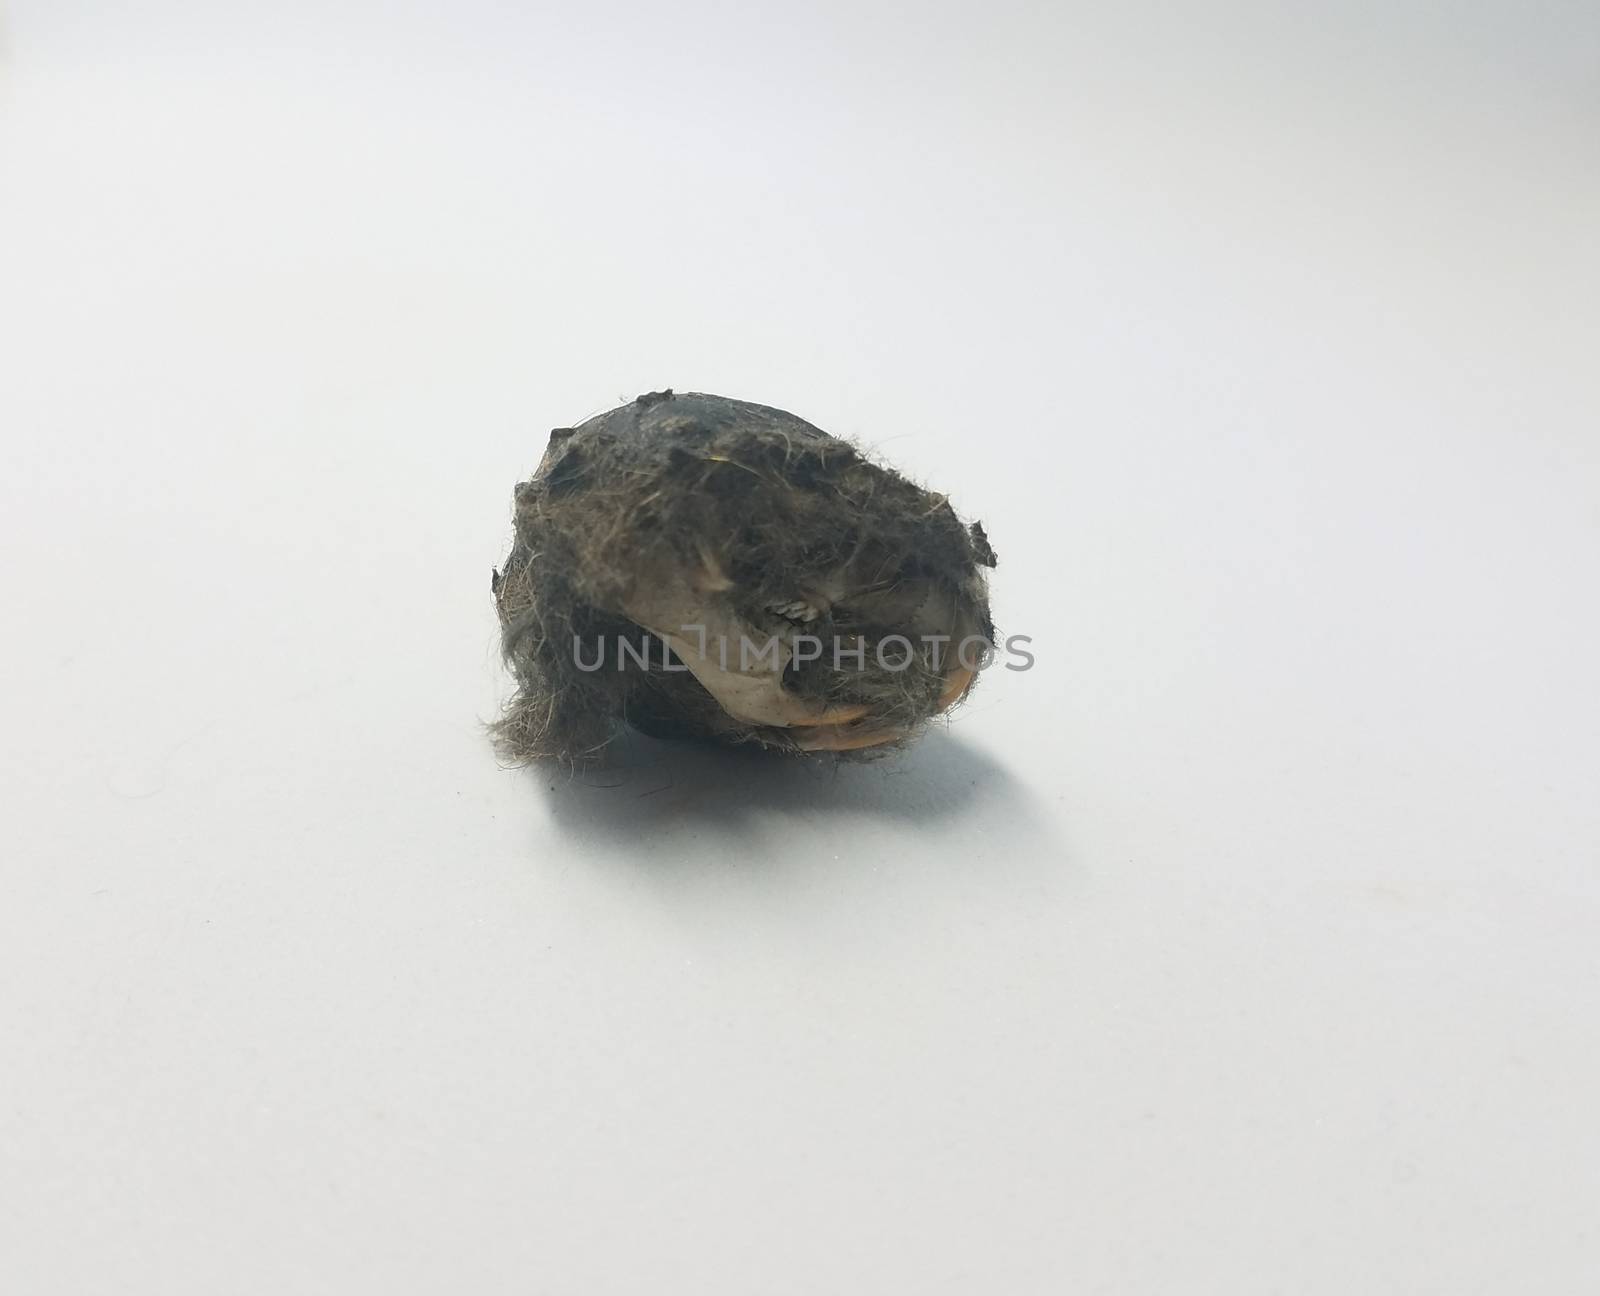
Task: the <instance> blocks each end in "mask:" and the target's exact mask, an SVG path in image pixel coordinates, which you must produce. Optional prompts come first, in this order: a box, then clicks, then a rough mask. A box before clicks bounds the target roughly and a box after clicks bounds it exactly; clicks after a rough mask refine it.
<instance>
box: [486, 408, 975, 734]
mask: <svg viewBox="0 0 1600 1296" xmlns="http://www.w3.org/2000/svg"><path fill="white" fill-rule="evenodd" d="M515 500H516V504H515V520H516V536H515V541H514V543H513V545H512V549H511V553H510V555H509V557H508V558H507V559H506V562H505V564H504V567H503V569H502V570H500V571H497V572H496V573H495V577H494V581H493V588H494V594H495V599H496V603H497V605H498V609H499V614H500V622H501V626H502V629H503V640H502V647H503V651H504V655H505V660H506V662H507V665H508V666H509V667H510V669H511V671H512V672H513V674H514V675H515V677H516V681H517V693H516V696H515V697H514V698H513V699H512V700H511V702H510V703H509V704H508V706H507V709H506V712H505V715H504V717H503V718H502V719H501V720H500V721H499V722H498V724H497V725H496V726H495V734H496V738H497V740H498V742H499V744H500V746H501V749H502V751H503V752H504V754H505V755H506V756H507V757H508V758H510V759H512V760H515V761H526V760H533V759H539V758H557V759H561V760H566V761H574V762H583V761H591V760H595V759H598V758H599V757H600V756H601V755H602V754H603V752H604V750H605V747H606V745H607V743H608V742H609V740H610V739H611V738H612V737H613V736H614V735H615V734H616V732H617V731H618V727H619V726H620V725H621V724H623V723H629V724H632V725H634V726H635V727H637V728H639V729H641V730H644V731H645V732H648V733H652V734H657V735H661V736H675V737H696V738H709V739H715V740H719V741H723V742H733V743H743V742H753V743H759V744H761V745H764V746H768V747H774V748H779V749H783V750H806V749H809V748H815V747H816V745H817V744H819V743H821V744H822V745H823V748H824V749H827V750H833V749H836V748H840V749H855V748H857V747H859V748H861V749H862V750H869V748H867V747H866V746H865V741H866V740H868V739H870V740H871V741H872V742H874V743H885V744H892V743H895V742H899V741H902V740H903V739H905V738H906V737H908V736H910V735H912V734H913V733H915V732H916V730H917V729H918V728H919V727H920V726H922V725H924V724H925V723H926V722H927V720H928V719H930V718H931V717H932V716H933V715H935V714H936V713H937V712H938V711H939V710H940V709H942V706H943V705H948V702H949V701H950V697H949V694H950V692H951V690H952V688H953V687H954V686H953V684H952V677H951V668H952V654H953V651H954V647H953V644H946V645H943V646H942V647H941V646H940V645H937V644H929V643H927V642H924V641H921V636H923V635H928V634H934V635H951V636H952V637H953V638H954V639H955V640H956V641H959V640H960V639H961V638H962V637H964V636H966V635H977V636H981V637H983V638H985V639H988V640H991V641H992V639H993V626H992V624H991V623H990V620H989V613H988V599H987V592H986V587H985V582H984V578H983V572H982V568H984V567H992V566H993V565H994V562H995V557H994V551H993V550H992V549H991V548H990V546H989V542H988V538H987V536H986V535H985V534H984V531H983V528H982V527H981V526H979V525H977V524H974V525H972V526H971V527H968V526H967V525H965V524H964V523H962V521H961V520H960V519H959V518H958V517H957V516H956V514H955V512H954V510H952V509H951V507H950V505H949V503H948V502H947V500H946V499H945V497H944V496H943V495H938V494H934V493H931V492H929V491H925V490H923V489H922V488H921V487H919V486H917V485H915V484H914V483H912V482H910V481H908V480H906V479H905V478H904V477H901V476H900V475H899V474H898V473H895V472H893V471H892V470H890V469H887V468H884V467H880V466H879V465H877V464H874V463H872V462H870V461H869V460H868V459H866V458H865V457H864V456H863V455H862V454H861V453H860V452H859V451H858V450H857V449H856V448H855V447H854V446H852V445H850V444H849V443H847V442H844V441H841V440H839V439H838V438H836V437H832V436H829V435H828V434H827V433H825V432H823V431H821V430H820V429H818V428H815V427H813V426H812V425H811V424H809V423H807V422H805V421H804V420H803V419H799V418H797V417H795V416H794V415H793V414H788V413H785V412H784V411H783V410H778V409H773V408H771V407H769V406H765V405H756V404H751V403H749V402H746V401H737V400H729V399H727V398H725V397H721V396H709V395H702V394H699V393H687V394H683V395H676V394H674V393H672V392H670V391H667V392H655V393H651V394H649V395H646V396H641V397H639V398H638V399H637V400H636V401H634V402H633V403H631V404H629V405H625V406H622V407H621V408H619V409H614V410H611V411H610V412H609V413H606V414H601V415H597V416H596V417H594V418H592V419H589V420H588V421H587V422H585V423H583V424H581V425H580V426H578V427H576V428H557V429H556V430H555V431H553V432H552V433H551V434H550V441H549V445H548V447H547V449H546V451H545V455H544V458H543V461H542V462H541V463H540V465H539V468H538V471H537V472H536V473H535V474H534V476H533V477H532V478H531V479H530V480H528V481H525V482H522V483H521V484H520V485H518V487H517V489H516V496H515ZM680 617H687V618H688V621H692V622H694V623H695V624H696V625H709V626H711V627H713V628H714V630H720V631H721V632H722V634H723V637H724V638H726V637H728V636H729V635H731V634H732V633H733V632H735V631H737V632H738V633H739V634H746V633H748V634H749V635H750V636H751V637H752V639H753V640H754V641H756V642H761V641H762V640H765V639H768V638H770V637H772V636H774V635H776V636H778V637H779V638H780V639H782V640H783V642H784V643H785V644H790V643H792V642H793V641H794V639H795V636H797V635H806V634H809V635H813V636H816V637H817V638H820V639H821V640H823V641H824V642H825V643H827V644H828V645H830V649H829V651H825V652H824V653H823V654H822V655H821V656H820V657H819V658H817V659H815V660H812V661H809V662H803V663H802V662H796V661H789V663H788V665H787V667H786V668H785V669H784V670H783V671H782V672H781V676H778V675H774V676H773V677H772V679H771V681H770V683H771V685H772V691H773V694H774V696H775V697H776V695H777V694H778V693H780V692H781V694H782V696H781V697H776V702H777V703H781V705H783V706H785V707H791V706H792V707H794V708H796V709H797V714H798V713H799V712H800V711H803V710H805V709H808V708H809V709H810V710H812V711H815V713H816V715H817V717H821V718H822V719H823V720H828V718H829V717H840V716H843V715H845V713H846V711H849V712H851V713H852V718H850V719H849V720H848V721H839V722H831V721H830V722H828V723H825V724H823V725H822V726H821V727H820V728H818V727H816V726H812V725H811V724H810V717H808V716H807V717H802V719H801V720H798V721H796V720H788V721H786V722H784V723H778V724H774V723H767V722H764V721H763V720H762V719H755V718H752V716H751V714H749V713H748V712H747V711H746V713H744V714H736V713H731V712H730V711H729V710H728V709H726V707H725V706H724V702H727V700H728V698H727V694H726V690H725V689H723V688H722V687H721V685H720V684H719V681H724V682H725V680H726V677H725V676H717V675H716V672H715V670H714V669H713V668H710V667H708V666H707V663H706V662H705V661H704V660H703V659H702V657H701V656H698V655H696V654H695V653H688V654H687V657H688V660H687V665H688V666H689V667H691V668H692V670H690V669H685V665H686V662H685V650H684V648H683V644H682V643H681V642H679V641H676V640H675V641H674V642H675V643H677V646H678V648H679V651H678V652H677V653H673V652H672V651H670V650H669V649H668V647H667V645H666V643H665V641H664V640H663V639H662V638H661V637H660V636H659V634H658V633H656V632H658V631H659V632H662V633H670V632H671V631H672V630H674V629H675V628H676V623H678V618H680ZM663 619H667V620H671V621H674V622H675V624H673V625H662V624H660V623H661V621H662V620H663ZM641 623H644V624H641ZM681 623H682V624H687V622H681ZM645 624H649V625H650V626H651V627H652V628H651V629H646V628H645ZM930 627H931V629H930ZM894 635H902V636H905V637H906V638H907V639H909V640H910V641H911V643H912V645H913V649H914V652H913V655H912V657H911V659H910V661H909V663H908V664H907V665H906V666H905V667H904V668H900V669H893V670H890V669H884V668H882V667H880V666H879V665H878V660H877V656H876V650H877V648H878V646H879V645H880V644H882V643H883V641H884V640H885V639H887V638H889V637H891V636H894ZM836 641H838V642H840V643H843V644H845V645H848V646H859V647H862V648H863V649H864V650H865V661H866V668H865V669H862V668H860V667H859V666H857V665H856V664H855V659H854V658H853V657H852V656H850V655H849V649H848V648H847V649H846V658H845V661H846V663H847V664H846V665H845V666H844V667H843V668H840V667H839V665H838V663H837V662H836V661H835V660H834V659H833V657H832V651H831V646H832V645H833V644H834V643H835V642H836ZM894 648H895V651H894V652H892V653H890V654H889V656H890V659H891V660H893V661H895V662H898V660H899V658H900V657H901V656H903V654H902V653H901V652H900V651H899V646H898V644H895V645H894ZM738 651H739V649H738V645H737V642H736V641H735V642H734V644H733V648H732V652H733V654H734V655H737V654H738ZM712 655H715V652H714V650H713V652H712ZM596 663H598V666H597V667H596V666H595V664H596ZM641 663H642V664H641ZM591 667H593V668H591ZM735 669H737V668H735ZM697 673H698V674H699V675H703V676H706V678H708V679H712V687H711V688H708V687H707V684H706V683H703V682H702V680H701V679H700V678H697ZM713 677H716V678H713ZM780 679H781V689H780V688H779V680H780ZM956 682H957V683H959V682H960V681H956ZM963 691H964V690H963ZM745 710H746V709H745V708H743V707H741V706H736V707H735V712H741V711H745ZM758 710H759V708H758ZM855 713H859V714H855ZM846 732H848V733H849V734H851V735H860V737H859V739H854V740H845V739H843V738H841V736H840V735H841V734H843V733H846ZM819 734H822V735H825V736H824V737H818V735H819ZM878 735H882V736H881V737H879V736H878Z"/></svg>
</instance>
